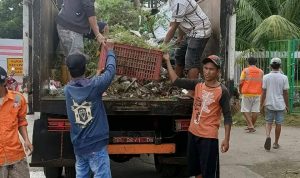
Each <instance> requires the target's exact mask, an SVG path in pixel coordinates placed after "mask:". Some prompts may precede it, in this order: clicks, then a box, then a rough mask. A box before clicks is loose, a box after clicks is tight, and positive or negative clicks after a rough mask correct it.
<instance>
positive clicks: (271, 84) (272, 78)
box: [261, 58, 289, 151]
mask: <svg viewBox="0 0 300 178" xmlns="http://www.w3.org/2000/svg"><path fill="white" fill-rule="evenodd" d="M270 66H271V69H272V71H271V72H270V73H269V74H267V75H265V76H264V77H263V85H262V88H263V94H262V98H261V111H262V112H263V111H264V109H265V120H266V141H265V144H264V148H265V149H266V150H267V151H269V150H270V149H271V137H270V133H271V130H272V125H273V122H274V120H275V125H276V126H275V142H274V144H273V148H274V149H278V148H279V147H280V145H279V143H278V142H279V137H280V133H281V125H282V124H283V121H284V111H285V110H286V111H287V112H288V111H289V102H288V89H289V82H288V78H287V76H285V75H284V74H282V73H281V72H280V66H281V59H280V58H273V59H272V60H271V63H270ZM264 107H265V108H264Z"/></svg>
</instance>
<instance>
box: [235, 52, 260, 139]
mask: <svg viewBox="0 0 300 178" xmlns="http://www.w3.org/2000/svg"><path fill="white" fill-rule="evenodd" d="M256 63H257V60H256V58H254V57H249V58H248V64H249V66H248V67H247V68H245V69H244V70H243V71H242V73H241V77H240V92H241V94H242V103H241V112H242V113H243V115H244V117H245V119H246V122H247V128H246V130H247V132H248V133H251V132H255V129H254V127H255V123H256V120H257V117H258V114H259V112H260V97H261V94H262V79H263V76H264V72H263V71H262V70H261V69H260V68H258V67H256Z"/></svg>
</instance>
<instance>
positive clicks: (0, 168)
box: [0, 67, 33, 178]
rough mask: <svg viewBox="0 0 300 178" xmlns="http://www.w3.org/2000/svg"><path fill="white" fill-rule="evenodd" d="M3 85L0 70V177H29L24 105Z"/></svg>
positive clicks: (4, 77)
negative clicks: (20, 137) (21, 139)
mask: <svg viewBox="0 0 300 178" xmlns="http://www.w3.org/2000/svg"><path fill="white" fill-rule="evenodd" d="M6 84H7V73H6V71H5V70H4V69H3V68H2V67H0V123H1V124H0V177H1V176H2V177H3V178H20V177H22V178H29V167H28V163H27V161H26V154H27V155H31V153H32V151H33V146H32V144H31V143H30V140H29V137H28V133H27V125H28V124H27V121H26V114H27V104H26V100H25V98H24V97H23V96H22V94H21V93H19V92H17V91H11V90H8V89H7V88H6ZM19 134H20V135H21V136H22V138H23V140H24V147H25V152H26V153H25V152H24V148H23V146H22V143H21V141H20V139H19ZM2 177H1V178H2Z"/></svg>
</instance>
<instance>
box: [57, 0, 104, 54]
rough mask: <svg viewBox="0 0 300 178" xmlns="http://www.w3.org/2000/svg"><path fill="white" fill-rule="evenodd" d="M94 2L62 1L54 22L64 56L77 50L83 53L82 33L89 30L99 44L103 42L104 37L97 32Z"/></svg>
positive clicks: (81, 0) (87, 0) (86, 32)
mask: <svg viewBox="0 0 300 178" xmlns="http://www.w3.org/2000/svg"><path fill="white" fill-rule="evenodd" d="M94 4H95V1H94V0H80V1H74V0H64V1H63V5H62V8H61V10H60V12H59V14H58V16H57V19H56V22H57V31H58V35H59V38H60V40H61V43H62V46H63V48H64V55H65V56H68V55H69V54H72V53H74V52H76V51H78V50H79V51H81V52H82V53H83V48H84V46H83V34H88V33H89V32H90V31H91V30H92V31H93V32H94V34H95V39H96V40H97V41H98V42H99V44H102V43H104V41H105V38H104V36H103V35H102V34H101V33H100V32H99V26H98V24H97V19H96V14H95V6H94Z"/></svg>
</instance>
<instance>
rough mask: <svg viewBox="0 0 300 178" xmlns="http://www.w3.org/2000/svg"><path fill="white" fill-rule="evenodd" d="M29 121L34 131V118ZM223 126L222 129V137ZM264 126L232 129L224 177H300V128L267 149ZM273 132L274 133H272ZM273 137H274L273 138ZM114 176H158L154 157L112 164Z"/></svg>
mask: <svg viewBox="0 0 300 178" xmlns="http://www.w3.org/2000/svg"><path fill="white" fill-rule="evenodd" d="M28 121H29V133H30V134H31V133H32V124H33V119H32V118H30V119H28ZM223 134H224V129H223V128H221V129H220V140H221V139H222V138H223ZM264 134H265V132H264V128H263V127H261V128H257V132H255V133H251V134H249V133H245V131H244V130H243V128H233V129H232V136H231V145H230V150H229V152H228V153H225V154H221V155H220V161H221V178H262V177H265V178H273V177H276V178H281V177H282V178H284V177H289V178H300V149H299V148H300V129H299V128H292V127H288V128H287V127H283V130H282V135H281V140H280V144H281V148H280V149H279V150H271V151H270V152H266V151H265V150H264V148H263V144H264V141H265V136H264ZM272 134H273V135H274V132H272ZM272 139H274V136H273V137H272ZM111 169H112V175H113V177H114V178H119V177H122V178H140V177H143V178H158V177H159V175H158V174H157V173H156V172H155V168H154V163H153V156H152V155H150V156H148V155H143V156H142V157H140V158H133V159H132V160H130V161H129V162H126V163H122V164H121V163H115V162H112V163H111ZM31 177H32V178H44V175H43V172H42V169H41V168H31Z"/></svg>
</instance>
